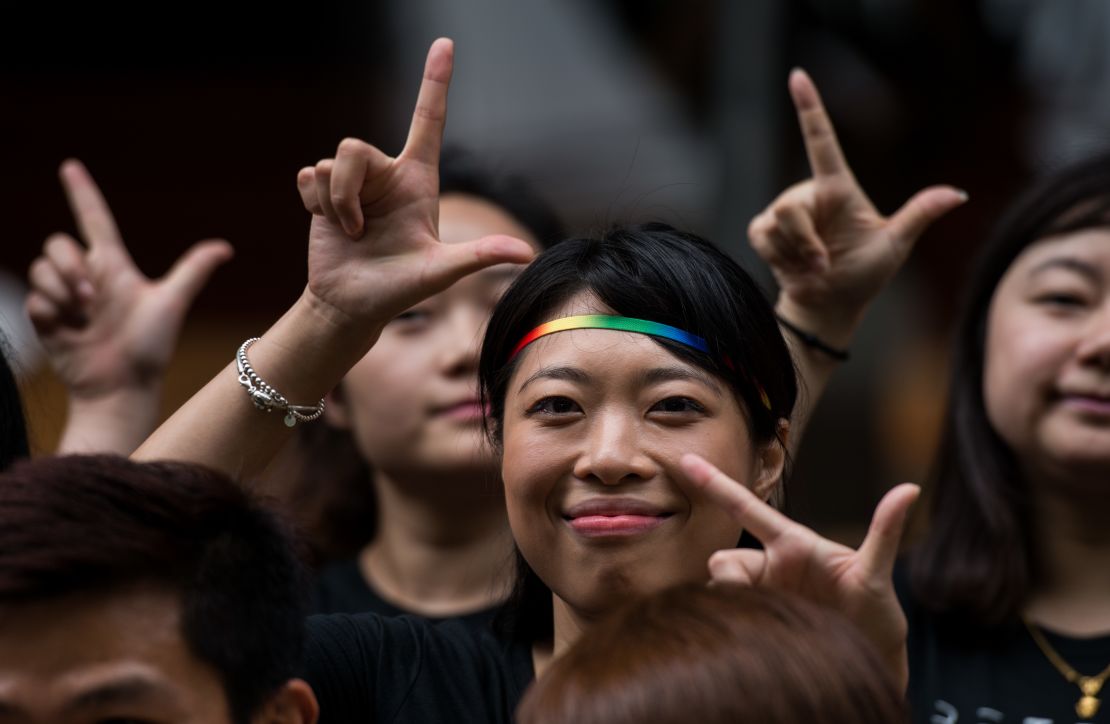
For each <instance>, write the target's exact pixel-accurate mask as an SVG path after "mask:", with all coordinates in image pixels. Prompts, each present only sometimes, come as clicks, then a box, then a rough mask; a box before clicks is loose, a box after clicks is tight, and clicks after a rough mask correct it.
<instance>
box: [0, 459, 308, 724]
mask: <svg viewBox="0 0 1110 724" xmlns="http://www.w3.org/2000/svg"><path fill="white" fill-rule="evenodd" d="M0 520H3V521H4V525H3V526H0V718H2V719H3V720H4V721H5V722H8V721H12V722H19V723H20V724H24V723H31V722H73V723H78V722H80V723H82V724H84V723H86V722H101V721H159V722H200V721H203V722H229V723H230V722H234V723H235V724H247V723H248V722H291V723H292V722H311V721H314V720H315V716H316V714H315V711H316V703H315V699H314V698H313V696H312V692H311V690H310V689H309V688H308V686H307V685H306V684H305V683H304V682H301V681H299V680H296V679H293V676H294V672H295V671H296V670H297V667H298V666H299V663H300V655H301V650H302V644H303V635H304V634H303V628H302V626H303V616H304V604H303V602H302V596H303V592H304V590H305V589H304V587H305V578H304V576H303V575H302V573H301V568H300V564H299V561H298V559H297V556H296V555H295V551H294V548H293V545H292V543H291V540H290V537H289V534H288V532H287V531H286V529H285V527H284V526H283V525H282V524H281V523H280V522H279V521H278V520H277V519H276V518H275V517H274V515H273V514H272V513H270V512H268V511H267V510H265V509H263V508H262V507H260V506H259V505H258V504H257V503H255V502H253V501H252V500H250V499H249V498H248V497H247V496H246V494H245V493H244V492H243V491H242V490H240V489H239V488H238V487H237V486H236V485H235V484H234V483H233V482H232V481H230V480H228V479H227V478H225V477H224V476H222V475H220V474H218V473H215V472H212V471H209V470H206V469H203V468H199V467H194V466H187V465H184V464H173V463H156V464H155V463H146V464H143V463H134V462H130V461H128V460H125V459H122V458H115V457H109V456H104V457H85V456H69V457H58V458H42V459H38V460H33V461H25V462H20V463H17V464H15V465H14V466H12V467H11V468H10V469H9V470H8V471H6V472H4V473H3V474H0Z"/></svg>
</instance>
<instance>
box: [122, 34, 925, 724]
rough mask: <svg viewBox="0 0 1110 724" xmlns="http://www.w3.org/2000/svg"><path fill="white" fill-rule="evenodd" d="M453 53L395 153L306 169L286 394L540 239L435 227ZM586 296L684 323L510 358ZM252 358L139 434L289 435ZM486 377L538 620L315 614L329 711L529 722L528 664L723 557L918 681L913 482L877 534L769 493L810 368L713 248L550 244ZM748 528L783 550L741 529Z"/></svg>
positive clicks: (270, 341)
mask: <svg viewBox="0 0 1110 724" xmlns="http://www.w3.org/2000/svg"><path fill="white" fill-rule="evenodd" d="M451 65H452V46H451V44H450V43H449V42H446V41H443V40H440V41H437V42H436V43H435V44H434V45H433V46H432V49H431V51H430V52H429V55H428V64H427V67H426V70H425V80H424V84H423V86H422V88H421V90H420V94H419V96H418V101H417V110H416V112H415V113H414V116H413V126H412V129H411V131H410V135H409V140H408V143H407V144H406V146H405V149H404V150H403V151H402V153H401V154H400V155H399V156H398V157H397V158H391V157H388V156H386V155H385V154H383V153H382V152H381V151H379V150H378V149H376V148H374V147H373V146H370V145H368V144H365V143H363V142H361V141H356V140H354V139H348V140H346V141H344V142H343V143H341V144H340V146H339V149H338V151H337V155H336V158H335V159H334V161H333V160H330V159H328V160H326V161H324V162H321V163H319V164H317V165H316V167H314V168H312V169H304V170H302V172H301V175H300V177H299V179H298V180H299V181H300V184H299V185H300V190H301V195H302V199H303V201H304V204H305V207H306V208H307V209H308V210H309V211H310V212H311V213H312V214H313V221H312V228H311V231H310V234H309V279H308V284H307V286H306V289H305V292H304V295H303V296H302V297H301V299H300V300H299V301H298V302H297V303H296V304H295V305H294V306H293V308H291V309H290V310H289V312H288V313H287V314H286V315H285V316H284V317H282V319H281V320H279V321H278V322H277V323H276V324H275V325H274V326H273V327H272V328H271V329H270V330H268V331H267V332H266V333H265V334H264V335H263V336H262V338H261V339H260V341H259V342H257V343H255V345H254V346H252V348H251V355H252V358H251V363H252V365H253V366H254V368H255V369H256V370H257V371H258V373H259V374H260V375H261V376H262V377H263V378H264V379H266V380H267V382H269V383H270V384H272V385H273V386H274V387H276V388H277V389H280V390H282V392H283V393H284V394H286V395H287V396H288V397H289V399H291V400H292V399H295V400H306V399H318V398H319V397H320V396H321V395H322V394H324V393H325V392H326V391H327V390H329V389H331V388H332V387H333V386H334V385H335V384H337V383H338V382H339V380H340V379H342V378H343V376H344V375H345V374H346V373H347V371H348V370H349V369H350V368H351V367H352V366H354V365H356V364H357V363H358V362H359V360H361V359H364V358H365V357H366V355H367V351H368V350H370V349H371V348H372V347H374V345H375V343H377V342H379V341H381V342H384V341H385V339H386V331H385V330H386V327H387V326H388V325H389V324H390V323H391V322H392V321H393V320H395V319H396V318H397V317H398V315H400V314H402V313H403V312H405V310H408V309H413V308H419V307H418V305H419V304H420V302H421V301H422V300H424V299H427V298H429V297H431V296H433V295H435V294H438V293H440V292H442V291H443V290H444V289H447V288H449V287H450V286H451V285H452V284H454V283H455V282H457V281H459V280H460V279H463V278H464V277H466V276H468V275H471V274H475V273H480V272H482V270H483V269H486V268H490V267H495V266H496V265H498V264H502V263H518V264H519V263H523V262H527V261H529V260H530V259H531V257H532V253H533V252H532V248H531V247H530V246H529V244H527V243H526V242H524V241H521V240H518V239H513V238H508V237H505V236H491V237H486V238H483V239H478V240H473V241H463V242H459V243H454V244H451V243H442V241H441V240H440V239H439V238H438V236H437V233H436V232H437V224H436V214H437V211H438V198H437V185H438V184H437V176H436V172H437V166H436V162H437V158H438V153H439V144H440V139H441V135H442V132H443V121H444V117H445V113H446V90H447V81H448V79H449V78H450V72H451ZM582 315H603V316H608V317H612V316H620V317H631V318H634V319H639V320H644V321H647V322H652V323H655V324H658V325H665V326H666V327H670V328H673V330H672V333H671V334H665V335H663V336H659V335H658V334H656V333H658V332H662V331H666V330H664V329H663V328H662V327H650V326H649V327H640V328H639V329H638V330H637V331H627V329H616V330H614V329H610V328H605V329H582V328H574V329H564V330H563V331H560V332H558V333H552V334H547V335H543V336H538V335H537V336H538V338H537V339H535V340H534V341H532V342H531V344H528V345H527V346H525V347H524V348H522V350H521V351H520V353H519V354H518V355H515V356H514V355H513V351H514V350H515V349H516V348H517V346H518V345H520V343H521V340H523V339H525V338H526V337H527V336H528V335H529V334H530V333H532V332H533V331H534V330H535V329H536V328H537V327H538V326H540V325H541V324H545V323H548V322H552V321H553V320H557V319H565V318H567V317H577V316H582ZM625 326H626V325H625ZM674 330H678V331H681V334H678V333H677V332H675V331H674ZM645 332H647V333H645ZM674 337H678V338H679V339H678V340H676V339H674ZM698 338H700V339H701V340H702V341H703V342H704V344H699V343H697V339H698ZM233 370H234V367H229V368H228V369H227V370H226V371H225V372H224V373H221V374H220V375H219V376H217V377H216V378H215V379H213V380H212V382H210V383H209V385H208V386H207V387H205V389H203V390H201V392H199V393H198V394H197V395H196V396H195V397H194V398H193V399H192V400H190V402H189V403H188V404H187V405H186V406H185V407H183V408H182V409H181V410H179V411H178V412H177V413H176V414H175V415H174V416H173V417H172V418H171V419H170V420H169V421H168V422H167V423H166V424H165V425H163V427H161V428H159V430H158V431H157V432H156V433H155V434H154V436H152V437H151V438H150V439H149V440H148V441H147V443H145V444H144V445H143V447H142V448H140V450H139V451H138V452H137V453H136V454H137V455H138V456H141V457H176V458H186V459H189V460H193V461H197V462H205V463H207V464H209V465H214V466H219V467H221V468H224V469H230V470H233V471H235V472H237V473H242V472H248V473H249V472H251V471H253V470H255V469H257V467H258V466H260V465H262V464H265V462H266V461H267V460H268V458H269V457H270V456H271V455H272V454H273V453H274V451H275V450H276V448H277V447H278V446H279V445H280V443H281V441H282V440H283V439H284V437H285V436H286V435H288V431H287V429H286V428H285V427H284V425H282V424H281V422H280V420H278V421H274V420H267V419H265V417H264V416H260V415H259V414H258V411H257V410H255V409H254V408H253V406H252V405H251V403H250V402H249V400H248V399H247V398H246V396H244V395H243V394H242V390H241V389H240V388H239V385H238V382H237V377H236V376H235V375H234V372H233ZM479 378H480V381H481V386H482V403H483V406H484V408H485V409H487V410H488V411H489V412H488V416H487V425H488V430H489V431H490V432H491V433H492V435H493V436H494V439H495V441H496V442H497V444H498V445H499V446H500V448H501V451H502V459H501V472H502V479H503V481H504V484H505V498H506V500H507V507H508V515H509V523H510V527H511V529H512V534H513V537H514V538H515V539H516V541H517V542H518V544H519V548H520V551H521V552H522V553H523V556H524V559H525V560H526V561H527V564H528V565H527V566H526V567H523V568H522V569H521V570H522V572H523V573H525V574H527V576H528V577H527V578H526V579H523V580H524V581H525V583H526V584H527V582H528V581H531V582H532V583H534V584H536V585H535V586H532V588H531V589H529V590H531V591H532V592H533V593H532V594H531V599H530V600H525V601H524V603H525V608H523V609H518V613H522V614H523V617H521V616H517V617H516V618H515V620H510V621H509V622H508V625H507V628H506V629H503V631H502V633H503V634H504V633H506V632H508V633H509V634H510V635H509V636H505V635H501V636H498V635H495V633H494V632H491V631H477V630H475V629H474V628H473V627H468V626H466V625H464V624H461V623H459V622H457V621H455V622H445V623H440V624H432V623H429V622H428V621H423V620H419V619H415V618H412V617H400V618H388V617H383V616H380V615H376V614H362V615H356V616H346V615H334V616H318V617H314V618H312V619H310V621H309V625H308V632H309V639H310V642H309V646H308V652H307V658H306V662H305V672H306V676H307V677H308V679H310V683H311V684H312V686H313V688H314V689H315V690H316V692H317V694H318V697H319V700H320V702H321V711H322V716H323V721H327V722H336V721H352V722H354V721H358V722H365V721H377V720H386V721H393V722H408V721H412V722H417V721H419V722H429V721H450V722H469V721H472V722H487V723H488V722H508V721H511V720H512V716H513V711H514V709H515V708H516V705H517V703H518V702H519V700H520V697H521V696H522V694H523V691H524V689H525V687H526V686H527V685H528V683H529V682H530V681H531V680H532V679H533V678H534V677H535V675H536V674H542V672H543V670H544V668H545V667H546V666H547V664H548V662H549V661H550V660H551V658H552V657H553V656H558V655H559V654H560V653H561V652H562V651H563V650H564V649H565V648H566V647H567V646H569V645H570V644H571V643H573V641H574V640H575V639H576V638H578V637H579V636H581V635H582V634H583V632H585V631H587V630H588V628H589V626H590V625H591V623H592V621H593V620H594V619H595V618H596V617H597V616H598V615H599V614H602V613H604V612H605V611H606V610H608V609H611V608H612V607H613V606H615V605H617V604H619V603H621V602H623V601H624V600H626V599H627V598H628V597H629V596H631V595H634V594H635V595H638V594H647V593H652V592H654V591H657V590H659V589H661V588H663V587H666V586H669V585H673V584H676V583H683V582H693V583H707V582H708V581H709V579H710V574H711V573H712V574H713V576H714V577H718V576H720V577H725V578H728V579H730V580H738V579H739V580H742V581H743V582H746V583H748V584H751V585H757V586H767V587H772V588H780V589H787V590H790V591H793V592H795V593H798V594H801V595H803V596H805V597H807V598H810V599H814V600H816V601H818V602H820V603H823V604H828V605H831V606H835V607H838V608H840V609H841V610H842V611H844V612H845V613H846V614H847V615H848V616H849V617H850V618H851V619H852V621H853V623H855V624H856V625H857V626H859V627H860V628H861V630H862V631H863V633H864V634H865V636H867V637H868V638H869V639H870V640H871V642H872V643H873V644H874V645H875V646H877V648H878V652H879V655H880V656H882V657H883V660H884V665H885V666H887V667H888V668H889V669H890V670H891V671H893V672H894V673H895V676H896V677H897V678H898V679H899V680H902V681H903V683H904V671H905V619H904V617H903V616H902V614H901V610H900V609H899V607H898V604H897V600H896V599H895V596H894V589H893V584H892V582H891V569H892V567H893V563H894V556H895V551H896V549H897V543H898V538H899V535H900V532H901V527H902V522H903V521H904V518H905V513H906V511H907V509H908V507H909V505H910V504H911V503H912V501H913V499H914V497H915V491H914V490H913V489H912V488H898V489H895V490H894V491H892V492H891V493H890V494H888V495H887V497H886V498H884V500H883V502H882V503H880V505H879V508H878V509H877V511H876V514H875V517H874V520H873V522H872V527H871V530H870V532H869V534H868V536H867V539H866V540H865V541H864V544H863V545H862V546H861V548H860V549H859V550H858V551H855V550H851V549H849V548H844V547H842V546H838V545H836V544H834V543H832V542H830V541H827V540H824V539H821V538H819V537H818V536H817V535H816V534H815V533H813V532H812V531H810V530H808V529H806V528H804V527H802V526H799V525H797V524H795V523H793V522H791V521H789V520H787V519H786V518H784V517H783V516H782V515H781V514H779V513H778V512H777V511H775V510H774V509H773V508H771V507H770V506H768V505H767V504H766V502H765V499H766V498H767V496H769V495H770V493H771V491H773V490H774V489H775V488H776V486H778V485H779V483H780V480H781V476H782V470H783V467H784V464H785V458H786V452H785V446H784V443H785V437H786V433H787V420H788V417H789V415H790V412H791V410H792V408H793V406H794V402H795V396H796V393H797V383H796V380H795V377H794V369H793V364H792V361H791V358H790V355H789V353H788V351H787V348H786V344H785V342H784V341H783V338H782V335H781V334H780V332H779V330H778V325H777V322H776V320H775V316H774V314H773V313H772V310H771V307H770V305H769V303H768V302H767V301H766V299H765V298H764V297H763V295H762V294H761V292H760V290H759V289H758V287H757V286H756V285H755V283H754V282H753V281H752V279H751V277H750V276H748V275H747V274H746V273H745V272H744V271H743V270H742V269H741V268H740V267H739V266H738V265H737V264H736V263H735V262H734V261H732V260H731V259H729V258H728V257H727V256H726V255H724V254H723V253H721V252H720V251H719V250H717V249H716V248H715V247H713V246H712V244H710V243H709V242H707V241H705V240H703V239H701V238H699V237H697V236H695V235H693V234H688V233H683V232H680V231H677V230H675V229H672V228H670V227H667V226H662V225H648V226H642V227H633V228H627V229H615V230H612V231H610V232H608V233H606V234H603V235H601V236H599V237H596V238H581V239H572V240H570V241H565V242H562V243H560V244H558V245H556V246H554V247H552V248H551V249H549V250H548V251H546V252H544V253H543V254H541V255H540V257H539V258H537V259H536V260H535V262H534V263H533V264H532V265H531V266H529V267H528V268H527V269H525V270H524V271H523V272H522V273H521V275H520V276H519V277H518V278H517V279H516V281H515V282H513V285H512V286H511V287H510V289H509V291H507V292H506V294H505V296H504V297H503V298H502V299H501V300H500V301H499V302H498V304H497V307H496V309H495V310H494V314H493V316H492V318H491V320H490V323H489V327H488V331H487V334H486V339H485V342H484V344H483V347H482V353H481V360H480V363H479ZM447 409H451V408H447ZM465 515H466V511H461V512H460V513H459V516H458V517H465ZM745 529H747V530H749V531H750V532H751V533H752V534H753V535H755V536H756V537H758V538H760V539H761V540H762V541H763V542H764V544H765V546H766V550H736V549H735V545H736V542H737V540H738V539H739V537H740V534H741V531H743V530H745ZM707 562H708V566H707ZM526 588H527V586H525V588H522V589H521V590H522V591H523V593H524V594H525V598H526V599H527V598H528V593H529V590H525V589H526ZM536 591H538V592H539V595H538V596H537V595H536V594H535V592H536ZM531 600H535V601H536V602H537V603H539V604H542V606H541V607H537V608H533V607H531V606H530V603H531Z"/></svg>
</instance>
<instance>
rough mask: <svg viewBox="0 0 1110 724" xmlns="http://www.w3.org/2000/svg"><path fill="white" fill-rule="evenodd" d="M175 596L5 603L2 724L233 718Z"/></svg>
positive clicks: (137, 593) (0, 641) (129, 593)
mask: <svg viewBox="0 0 1110 724" xmlns="http://www.w3.org/2000/svg"><path fill="white" fill-rule="evenodd" d="M180 615H181V611H180V604H179V602H178V600H177V597H176V596H174V595H171V594H169V593H165V592H162V591H152V590H146V589H125V590H122V591H114V592H111V593H98V594H81V595H72V596H65V597H62V598H58V599H55V600H49V601H36V602H34V603H30V604H24V605H20V606H5V607H0V722H2V724H40V723H41V724H46V723H47V722H49V723H50V724H94V723H104V722H135V723H139V722H144V723H145V722H149V723H155V722H158V723H162V724H170V723H173V724H186V723H189V724H193V723H195V724H219V723H230V721H231V715H230V711H229V707H228V701H227V696H226V694H225V692H224V689H223V685H222V684H221V682H220V678H219V674H218V673H217V672H216V671H215V670H214V669H213V668H211V667H210V666H209V665H207V664H206V663H204V662H202V661H200V660H199V659H197V658H196V656H194V655H193V653H192V652H191V651H190V650H189V647H188V645H187V643H186V641H185V639H184V637H183V636H182V634H181V624H180Z"/></svg>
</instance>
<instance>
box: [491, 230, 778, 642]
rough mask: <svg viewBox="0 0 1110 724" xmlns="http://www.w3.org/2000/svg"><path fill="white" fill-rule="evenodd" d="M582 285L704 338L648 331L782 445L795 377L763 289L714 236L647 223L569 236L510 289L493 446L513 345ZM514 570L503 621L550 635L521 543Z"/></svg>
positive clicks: (524, 632)
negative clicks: (695, 340) (701, 343)
mask: <svg viewBox="0 0 1110 724" xmlns="http://www.w3.org/2000/svg"><path fill="white" fill-rule="evenodd" d="M582 292H590V293H592V294H593V295H594V296H595V297H596V298H597V299H598V301H600V302H601V303H602V304H605V305H606V306H608V307H610V308H612V309H613V310H614V311H615V312H616V313H617V314H620V315H623V316H626V317H635V318H638V319H647V320H650V321H653V322H661V323H663V324H668V325H670V326H672V327H678V328H679V329H683V330H685V331H687V332H690V333H692V334H695V335H697V336H699V337H702V338H703V339H705V340H706V342H707V343H708V345H709V352H708V353H706V352H699V351H697V350H695V349H692V348H690V347H687V346H686V345H683V344H679V343H678V342H672V341H671V340H668V339H659V338H656V337H652V338H651V339H652V341H653V342H655V343H656V344H658V345H660V346H662V347H664V348H665V349H667V350H668V351H669V352H671V353H672V354H674V355H675V356H677V357H679V358H680V359H683V360H685V361H687V362H689V363H691V364H693V365H695V366H697V367H700V368H701V369H704V370H706V371H708V372H709V373H711V374H713V375H715V376H717V377H719V378H720V379H722V380H724V381H725V382H727V383H728V384H729V386H730V387H731V389H732V390H733V392H734V394H735V395H736V397H737V399H738V400H739V401H740V402H741V406H742V407H743V408H744V410H745V412H746V415H747V419H748V426H749V430H750V434H751V437H752V439H753V441H754V442H759V443H763V442H768V441H771V440H774V439H779V440H780V442H783V441H782V440H781V438H780V429H779V421H780V420H784V419H785V420H789V419H790V415H791V411H792V410H793V409H794V402H795V400H796V398H797V396H798V381H797V375H796V372H795V369H794V362H793V359H792V358H791V356H790V351H789V349H788V348H787V346H786V342H785V341H784V340H783V338H782V332H781V331H780V330H779V326H778V322H777V320H776V319H775V313H774V310H773V308H772V306H771V303H770V301H768V299H767V296H766V294H765V293H764V292H763V290H761V289H760V288H759V285H758V284H756V282H755V280H754V279H752V277H751V276H750V275H749V274H748V273H747V272H746V271H744V269H743V268H741V267H740V265H739V264H737V263H736V262H735V261H734V260H732V259H731V258H730V257H729V256H728V255H727V254H725V253H724V252H722V251H721V250H720V249H718V248H717V247H715V246H714V245H713V244H712V243H710V242H709V241H707V240H706V239H703V238H701V237H700V236H697V235H696V234H691V233H687V232H683V231H679V230H678V229H675V228H673V227H671V226H668V225H666V224H661V223H650V224H643V225H638V226H625V227H614V228H612V229H609V230H608V231H606V232H604V233H601V234H599V235H598V236H595V237H582V238H575V239H568V240H566V241H562V242H560V243H559V244H557V245H555V246H554V247H552V248H550V249H548V250H547V251H545V252H543V253H542V254H540V255H539V256H538V257H536V259H535V261H533V262H532V263H531V264H530V265H529V266H528V267H527V268H526V269H525V270H524V271H523V272H522V273H521V274H520V276H519V277H517V279H516V280H515V281H514V282H513V284H512V286H510V287H509V289H508V291H506V292H505V295H504V296H503V297H502V298H501V301H500V302H499V303H498V305H497V307H496V309H495V310H494V312H493V316H492V317H491V318H490V322H489V326H488V327H487V328H486V336H485V340H484V342H483V345H482V355H481V360H480V361H479V364H478V381H479V390H480V394H481V396H482V402H483V405H484V407H485V409H486V410H488V414H487V416H486V430H487V433H488V434H489V437H490V439H491V441H492V443H493V445H494V446H495V447H498V446H500V444H501V432H502V422H503V419H504V412H505V394H506V389H507V387H508V383H509V378H510V377H511V376H512V373H513V369H514V368H515V361H510V360H509V357H510V354H511V353H512V351H513V348H514V347H515V346H516V344H517V343H518V342H519V341H520V340H521V338H523V337H524V335H525V334H527V333H528V332H529V331H531V330H532V329H534V328H535V327H537V326H538V325H540V324H542V323H543V322H546V321H549V317H550V315H551V314H552V312H553V311H554V310H555V309H557V308H558V307H559V306H561V305H563V304H565V303H566V302H567V301H569V300H570V299H572V298H573V297H574V296H576V295H578V294H580V293H582ZM762 392H766V394H767V397H768V399H769V401H770V407H769V408H768V407H766V406H764V403H763V400H762ZM784 447H785V445H784ZM516 567H517V582H516V585H515V587H514V590H513V592H512V594H511V595H510V599H509V602H508V603H507V604H506V607H505V609H504V613H503V615H502V616H501V617H500V618H499V620H498V622H497V625H498V628H499V629H500V630H501V632H502V633H503V634H505V635H507V636H510V637H512V638H516V639H522V640H527V641H538V640H542V639H545V638H547V637H549V636H550V635H551V620H552V617H551V592H550V590H549V589H548V588H547V586H546V585H545V584H544V583H543V582H542V581H541V580H540V578H539V577H538V576H537V575H536V574H535V572H534V571H532V570H531V568H530V567H529V566H528V565H527V562H526V561H525V560H524V557H523V556H522V555H521V554H520V551H519V550H518V551H517V552H516Z"/></svg>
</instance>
